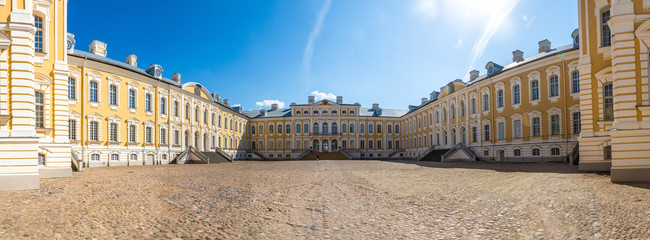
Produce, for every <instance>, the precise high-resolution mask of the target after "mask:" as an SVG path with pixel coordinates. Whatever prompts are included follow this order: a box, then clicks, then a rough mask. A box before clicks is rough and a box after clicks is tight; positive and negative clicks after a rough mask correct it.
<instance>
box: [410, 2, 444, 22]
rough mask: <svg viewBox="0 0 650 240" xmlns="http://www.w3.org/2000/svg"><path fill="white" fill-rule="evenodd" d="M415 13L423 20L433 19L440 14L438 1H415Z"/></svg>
mask: <svg viewBox="0 0 650 240" xmlns="http://www.w3.org/2000/svg"><path fill="white" fill-rule="evenodd" d="M415 11H416V12H417V13H418V14H419V15H420V16H422V17H424V18H427V19H432V18H435V17H437V16H438V13H439V12H440V7H439V4H438V0H417V1H415Z"/></svg>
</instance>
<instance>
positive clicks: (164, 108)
mask: <svg viewBox="0 0 650 240" xmlns="http://www.w3.org/2000/svg"><path fill="white" fill-rule="evenodd" d="M160 114H163V115H166V114H167V98H162V97H161V98H160ZM212 125H214V121H213V122H212Z"/></svg>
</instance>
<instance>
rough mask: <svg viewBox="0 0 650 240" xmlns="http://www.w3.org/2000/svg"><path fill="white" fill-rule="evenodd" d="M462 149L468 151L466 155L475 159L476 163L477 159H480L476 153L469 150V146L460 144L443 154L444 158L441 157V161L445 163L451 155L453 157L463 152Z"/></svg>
mask: <svg viewBox="0 0 650 240" xmlns="http://www.w3.org/2000/svg"><path fill="white" fill-rule="evenodd" d="M462 149H465V150H466V151H465V153H467V154H468V155H470V157H471V158H472V159H474V160H475V161H476V159H478V157H476V154H474V152H473V151H472V150H471V149H469V148H468V147H467V146H465V144H463V143H462V142H460V143H458V144H456V145H455V146H454V147H452V148H451V149H449V151H447V152H445V153H444V154H442V156H441V158H442V159H440V161H441V162H444V161H445V159H447V158H448V157H449V156H450V155H452V154H453V153H455V152H456V151H462Z"/></svg>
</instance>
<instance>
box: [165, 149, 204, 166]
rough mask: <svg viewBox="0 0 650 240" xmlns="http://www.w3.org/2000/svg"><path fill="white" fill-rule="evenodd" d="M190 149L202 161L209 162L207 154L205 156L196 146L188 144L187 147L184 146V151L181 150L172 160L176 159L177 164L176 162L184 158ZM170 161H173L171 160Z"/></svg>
mask: <svg viewBox="0 0 650 240" xmlns="http://www.w3.org/2000/svg"><path fill="white" fill-rule="evenodd" d="M190 151H192V152H194V153H196V155H197V156H198V157H199V158H201V159H202V160H203V161H205V162H206V163H210V158H208V156H206V155H205V154H203V153H201V152H200V151H199V150H198V149H196V147H194V146H191V145H190V146H187V148H186V149H185V150H184V151H182V152H181V154H178V156H176V158H175V160H174V161H176V164H178V162H179V161H180V160H181V159H183V158H185V156H187V154H189V153H190ZM172 162H173V161H172Z"/></svg>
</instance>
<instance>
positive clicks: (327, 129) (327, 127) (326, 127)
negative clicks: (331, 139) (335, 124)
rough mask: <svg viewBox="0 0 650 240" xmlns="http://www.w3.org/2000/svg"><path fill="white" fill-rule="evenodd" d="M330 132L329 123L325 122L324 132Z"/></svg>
mask: <svg viewBox="0 0 650 240" xmlns="http://www.w3.org/2000/svg"><path fill="white" fill-rule="evenodd" d="M328 133H329V125H328V124H327V123H323V134H328Z"/></svg>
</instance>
